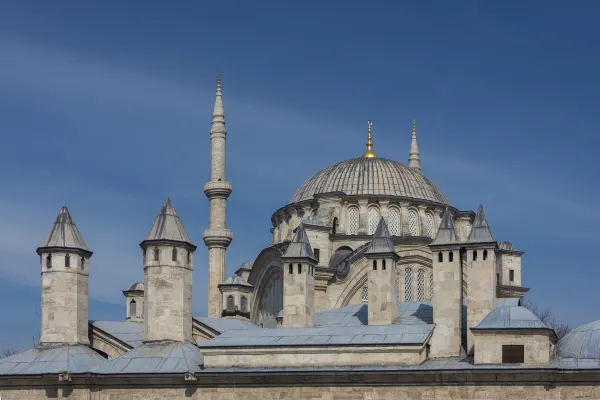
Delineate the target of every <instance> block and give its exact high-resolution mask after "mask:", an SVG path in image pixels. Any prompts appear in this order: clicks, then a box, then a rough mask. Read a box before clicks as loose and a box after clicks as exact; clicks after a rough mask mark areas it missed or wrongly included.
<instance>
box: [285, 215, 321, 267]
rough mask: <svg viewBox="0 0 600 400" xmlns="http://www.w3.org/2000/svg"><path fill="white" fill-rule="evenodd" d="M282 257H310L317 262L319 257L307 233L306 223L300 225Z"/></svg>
mask: <svg viewBox="0 0 600 400" xmlns="http://www.w3.org/2000/svg"><path fill="white" fill-rule="evenodd" d="M282 258H308V259H310V260H312V261H313V262H314V263H315V264H316V263H317V259H316V258H315V255H314V253H313V250H312V247H311V246H310V241H309V240H308V236H307V235H306V230H304V225H302V224H300V226H298V228H297V229H296V233H295V234H294V238H293V239H292V241H291V242H290V245H289V246H288V248H287V250H286V251H285V254H284V255H283V256H282Z"/></svg>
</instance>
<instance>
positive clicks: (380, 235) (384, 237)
mask: <svg viewBox="0 0 600 400" xmlns="http://www.w3.org/2000/svg"><path fill="white" fill-rule="evenodd" d="M385 253H391V254H394V255H396V250H395V249H394V243H392V238H391V237H390V231H388V227H387V225H386V223H385V220H384V219H383V217H381V219H380V220H379V224H377V229H375V233H374V234H373V239H372V240H371V244H370V245H369V248H368V249H367V251H366V252H365V255H367V254H385Z"/></svg>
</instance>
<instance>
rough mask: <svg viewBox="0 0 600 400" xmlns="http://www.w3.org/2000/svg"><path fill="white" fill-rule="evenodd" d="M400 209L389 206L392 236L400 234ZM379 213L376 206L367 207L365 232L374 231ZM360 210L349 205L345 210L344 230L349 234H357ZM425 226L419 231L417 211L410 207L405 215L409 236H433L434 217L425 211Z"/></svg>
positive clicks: (389, 223)
mask: <svg viewBox="0 0 600 400" xmlns="http://www.w3.org/2000/svg"><path fill="white" fill-rule="evenodd" d="M400 215H401V214H400V210H399V209H398V208H396V207H391V208H390V209H389V214H388V221H387V222H388V229H389V231H390V234H391V235H392V236H400V235H401V234H402V221H401V218H400ZM380 218H381V213H380V211H379V208H378V207H374V206H372V207H369V208H368V210H367V232H368V234H369V235H372V234H374V233H375V230H376V229H377V225H378V224H379V220H380ZM359 221H360V212H359V210H358V207H356V206H350V207H348V210H347V211H346V231H347V233H348V234H349V235H357V234H358V229H359ZM424 224H425V226H424V227H423V231H421V226H420V225H421V224H420V223H419V213H418V212H417V210H415V209H413V208H410V209H409V210H408V216H407V226H408V232H409V233H410V235H411V236H420V235H427V236H429V237H433V234H434V225H435V223H434V218H433V214H431V213H429V212H427V213H425V221H424Z"/></svg>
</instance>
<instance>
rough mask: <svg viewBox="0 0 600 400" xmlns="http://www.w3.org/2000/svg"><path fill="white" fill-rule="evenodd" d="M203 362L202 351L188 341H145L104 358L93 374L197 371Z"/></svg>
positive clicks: (182, 372)
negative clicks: (128, 349)
mask: <svg viewBox="0 0 600 400" xmlns="http://www.w3.org/2000/svg"><path fill="white" fill-rule="evenodd" d="M203 363H204V358H203V356H202V353H201V352H200V350H198V348H197V347H196V346H194V345H193V344H190V343H181V342H161V343H146V344H143V345H141V346H139V347H136V348H134V349H133V350H131V351H128V352H127V353H125V354H123V355H122V356H119V357H117V358H114V359H112V360H110V361H105V362H104V364H102V365H100V366H98V367H97V368H95V369H94V370H93V371H92V372H93V373H96V374H141V373H145V374H152V373H163V374H164V373H166V374H170V373H181V374H185V373H187V372H200V370H201V366H202V364H203Z"/></svg>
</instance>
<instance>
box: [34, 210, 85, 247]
mask: <svg viewBox="0 0 600 400" xmlns="http://www.w3.org/2000/svg"><path fill="white" fill-rule="evenodd" d="M44 247H64V248H69V249H80V250H84V251H89V249H88V247H87V245H86V244H85V242H84V240H83V237H82V236H81V233H79V229H77V226H76V225H75V221H74V220H73V217H71V214H70V213H69V210H68V209H67V207H66V206H63V207H62V208H61V209H60V211H59V213H58V216H57V217H56V220H55V221H54V225H52V229H50V232H48V235H47V236H46V239H44V241H43V242H42V244H41V245H40V248H44Z"/></svg>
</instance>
